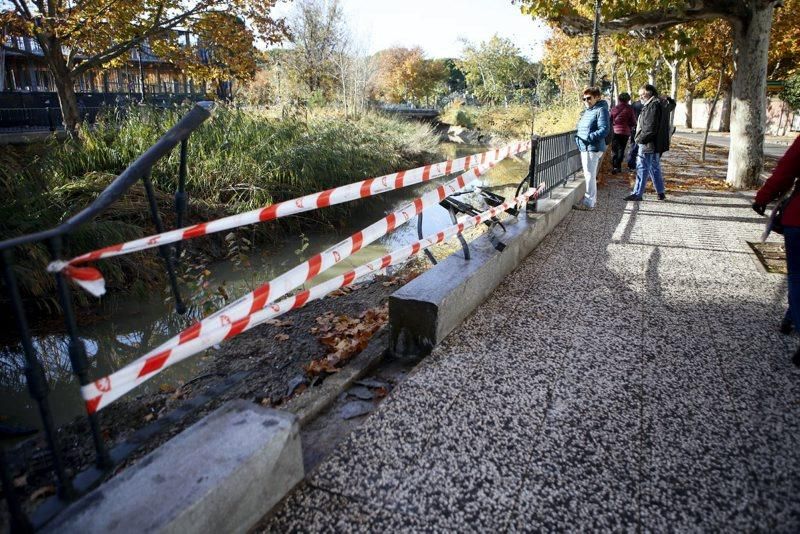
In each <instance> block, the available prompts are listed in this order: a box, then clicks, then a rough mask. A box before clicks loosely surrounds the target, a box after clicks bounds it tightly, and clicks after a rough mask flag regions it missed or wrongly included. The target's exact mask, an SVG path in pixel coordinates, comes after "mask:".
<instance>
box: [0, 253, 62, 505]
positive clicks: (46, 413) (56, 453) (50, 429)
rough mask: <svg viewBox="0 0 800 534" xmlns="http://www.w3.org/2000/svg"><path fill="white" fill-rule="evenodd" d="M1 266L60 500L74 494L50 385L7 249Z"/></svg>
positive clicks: (26, 373) (27, 378) (26, 376)
mask: <svg viewBox="0 0 800 534" xmlns="http://www.w3.org/2000/svg"><path fill="white" fill-rule="evenodd" d="M2 265H3V278H4V280H5V283H6V290H7V291H8V296H9V300H10V301H11V312H12V313H13V315H14V320H15V322H16V323H17V329H18V330H19V335H20V340H21V341H22V350H23V352H24V354H25V378H26V380H27V383H28V391H29V393H30V395H31V398H33V400H35V401H36V405H37V407H38V408H39V416H40V417H41V418H42V427H43V428H44V435H45V439H46V440H47V446H48V448H49V449H50V453H51V454H52V459H53V471H55V474H56V480H57V481H58V495H59V497H61V498H62V499H64V500H67V501H68V500H71V499H72V498H73V497H74V496H75V490H74V489H73V487H72V481H71V480H70V479H69V476H68V475H67V469H66V465H65V464H64V459H63V455H62V454H61V448H60V447H59V443H58V434H57V432H56V426H55V423H54V422H53V412H52V410H51V409H50V403H49V402H48V400H47V396H48V394H49V393H50V387H49V386H48V384H47V377H46V376H45V374H44V369H42V364H41V363H39V359H38V358H37V357H36V352H35V351H34V349H33V342H32V340H31V337H30V331H29V330H28V321H27V319H26V317H25V311H24V309H23V307H22V297H21V296H20V294H19V288H18V287H17V279H16V276H15V275H14V268H13V263H12V257H11V251H10V250H8V249H6V250H4V251H3V252H2Z"/></svg>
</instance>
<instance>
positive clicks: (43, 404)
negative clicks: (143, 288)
mask: <svg viewBox="0 0 800 534" xmlns="http://www.w3.org/2000/svg"><path fill="white" fill-rule="evenodd" d="M213 107H214V104H213V103H212V102H200V103H198V104H196V105H195V106H194V107H193V108H192V109H191V110H190V111H189V112H188V113H187V114H186V115H185V116H184V117H183V118H182V119H181V120H180V121H179V122H178V123H177V124H175V125H174V126H173V127H172V128H170V129H169V130H168V131H167V132H166V133H165V134H164V135H163V136H162V137H161V138H160V139H159V140H158V141H156V143H155V144H154V145H153V146H151V147H150V148H149V149H147V151H145V152H144V153H143V154H142V155H141V156H139V158H138V159H137V160H136V161H134V162H133V163H131V164H130V165H129V166H128V168H127V169H125V170H124V171H123V172H122V173H121V174H120V175H119V176H117V177H116V178H115V179H114V180H113V181H112V182H111V184H109V186H108V187H106V188H105V189H104V190H103V191H102V193H100V195H99V196H98V197H97V198H96V199H95V201H94V202H92V203H91V204H90V205H89V206H88V207H86V208H85V209H83V210H82V211H80V212H79V213H77V214H76V215H74V216H72V217H70V218H69V219H67V220H66V221H64V222H63V223H61V224H60V225H58V226H56V227H54V228H50V229H48V230H44V231H41V232H36V233H33V234H28V235H23V236H19V237H15V238H13V239H7V240H5V241H2V242H0V270H2V274H3V280H4V282H5V290H6V292H7V294H8V297H9V301H10V303H11V311H12V313H13V315H14V319H15V322H16V327H17V331H18V334H19V339H20V341H21V345H22V349H23V353H24V357H25V377H26V381H27V387H28V392H29V394H30V396H31V398H32V399H33V400H34V401H35V403H36V406H37V408H38V411H39V415H40V418H41V422H42V428H43V430H44V436H45V440H46V443H47V448H48V453H49V457H50V460H51V465H52V471H53V474H54V477H55V480H56V488H57V499H56V500H57V501H58V502H56V503H51V505H50V506H44V505H43V506H41V507H40V508H39V509H38V510H37V517H34V518H33V519H31V518H29V517H28V516H27V515H26V514H25V512H24V510H23V507H22V504H21V502H20V500H19V498H18V496H17V494H16V490H15V488H14V483H13V477H12V474H11V469H10V465H9V461H8V459H7V455H6V452H5V450H3V449H2V447H0V478H1V479H2V486H3V494H4V496H5V499H6V502H7V504H8V510H9V513H10V518H11V530H12V532H17V531H20V532H24V531H31V530H33V529H34V528H38V527H40V526H42V525H44V524H46V523H47V521H49V520H50V519H51V518H52V517H53V516H54V515H55V514H56V513H58V511H60V510H61V509H63V507H64V506H65V505H66V503H68V502H69V501H72V500H74V499H75V498H77V497H79V496H80V495H82V494H85V493H86V492H87V491H89V490H91V489H92V488H93V487H95V486H96V485H97V484H99V483H100V481H102V479H103V477H104V476H105V475H106V474H107V473H108V472H109V471H110V469H112V468H113V467H114V466H115V465H118V464H119V463H120V461H122V460H123V459H124V457H125V455H127V454H130V452H132V451H131V450H128V449H125V448H123V449H124V450H119V449H120V448H119V447H117V448H115V449H114V450H112V451H109V450H108V447H107V445H106V443H105V440H104V438H103V436H102V434H101V432H100V420H99V416H98V414H97V413H88V412H87V418H88V423H89V428H90V429H91V433H92V439H93V443H94V449H95V466H96V467H95V468H94V469H92V470H89V471H84V472H83V473H80V474H78V475H77V476H75V477H70V476H69V474H68V470H67V468H66V465H65V462H64V459H63V455H62V447H61V444H60V443H59V437H58V432H57V429H56V427H55V424H54V421H53V413H52V410H51V407H50V403H49V400H48V393H49V386H48V382H47V378H46V376H45V373H44V370H43V368H42V365H41V363H40V361H39V358H38V356H37V353H36V350H35V349H34V345H33V342H32V337H31V332H30V329H29V328H28V322H27V317H26V313H25V309H24V306H23V300H22V297H21V295H20V290H19V286H18V284H17V280H16V275H15V269H14V251H15V250H17V249H19V248H20V247H23V246H26V245H32V244H36V243H43V244H45V245H46V246H47V249H48V250H49V253H50V259H51V260H52V261H58V260H61V259H62V257H63V250H64V246H65V240H66V239H68V238H69V236H70V235H71V234H72V233H74V232H75V231H76V230H77V229H78V228H79V227H81V226H83V225H84V224H87V223H90V222H91V221H92V220H93V219H94V218H95V217H97V216H98V215H99V214H100V213H102V212H103V211H105V210H106V209H107V208H109V207H110V206H111V205H112V204H113V203H114V202H115V201H117V200H118V199H119V198H120V197H122V195H124V194H125V193H126V192H127V191H128V189H130V188H131V187H132V186H133V185H134V184H135V183H137V182H138V181H139V180H141V181H142V182H143V184H144V187H145V191H146V194H147V197H148V201H149V208H150V216H151V218H152V221H153V223H154V225H155V227H156V229H157V231H158V232H162V231H164V226H163V223H162V221H161V217H160V215H159V213H158V206H157V205H156V199H155V195H154V191H153V186H152V183H151V179H150V177H151V172H152V168H153V166H154V165H155V164H156V163H157V162H158V161H159V160H161V159H162V158H163V157H165V156H167V155H168V154H169V153H170V152H171V151H172V150H173V149H174V148H175V147H176V146H178V145H180V167H179V171H178V180H177V181H178V184H177V188H176V189H177V190H176V193H175V210H176V212H177V225H178V227H180V226H182V225H183V223H184V215H185V213H186V207H187V193H186V175H187V172H186V162H187V157H188V156H187V147H188V142H189V136H190V135H191V133H192V132H194V131H195V130H196V129H197V128H198V127H199V126H200V125H201V124H203V122H205V121H206V120H207V119H208V118H209V117H210V116H211V112H212V110H213ZM159 252H160V254H161V257H162V259H163V261H164V266H165V270H166V273H167V277H168V280H169V285H170V288H171V290H172V294H173V297H174V299H175V303H176V310H177V311H178V313H181V314H182V313H184V312H185V311H186V308H185V306H184V304H183V302H182V300H181V295H180V293H179V290H178V282H177V277H176V274H175V268H176V265H175V262H176V261H177V255H176V254H175V253H174V252H175V251H174V249H173V247H171V246H169V245H167V246H164V247H161V248H160V249H159ZM53 276H54V277H55V283H56V292H57V297H58V301H59V304H60V306H61V311H62V313H63V316H64V323H65V327H66V331H67V334H68V337H69V348H68V353H69V359H70V362H71V365H72V371H73V373H74V374H75V375H76V377H77V378H78V381H79V383H80V385H81V386H84V385H86V384H88V383H89V382H90V379H89V364H88V359H87V355H86V348H85V346H84V342H83V341H82V340H81V338H80V337H79V336H78V330H77V325H76V320H75V315H74V313H73V310H72V297H71V294H70V287H69V285H68V284H67V281H66V279H65V278H64V275H63V274H62V273H60V272H59V273H54V274H53ZM42 509H44V510H42Z"/></svg>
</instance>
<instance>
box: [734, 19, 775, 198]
mask: <svg viewBox="0 0 800 534" xmlns="http://www.w3.org/2000/svg"><path fill="white" fill-rule="evenodd" d="M773 11H774V8H773V6H772V4H768V5H767V7H766V8H762V9H757V10H754V12H753V14H752V17H751V18H750V20H749V22H742V21H737V22H735V23H734V24H733V45H734V56H733V59H734V69H735V75H734V78H733V84H732V87H731V91H732V93H733V95H732V96H733V106H732V120H731V148H730V153H729V155H728V176H727V178H726V182H727V183H728V184H730V185H731V186H733V187H738V188H745V187H754V186H757V185H758V184H759V182H760V180H759V178H760V175H761V169H762V167H763V164H764V126H765V123H766V94H767V51H768V49H769V33H770V29H771V28H772V15H773Z"/></svg>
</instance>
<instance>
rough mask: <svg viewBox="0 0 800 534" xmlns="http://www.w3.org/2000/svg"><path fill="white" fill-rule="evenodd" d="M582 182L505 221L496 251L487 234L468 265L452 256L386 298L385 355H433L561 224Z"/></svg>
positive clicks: (560, 189)
mask: <svg viewBox="0 0 800 534" xmlns="http://www.w3.org/2000/svg"><path fill="white" fill-rule="evenodd" d="M585 187H586V186H585V183H584V181H583V180H582V179H577V180H574V181H570V182H568V183H567V185H566V187H558V188H556V190H555V191H553V193H552V195H551V197H550V198H549V199H543V200H540V201H539V205H538V210H537V213H536V214H529V215H528V216H525V215H521V216H519V218H517V220H516V222H513V221H514V219H508V220H507V221H505V220H504V221H503V224H504V225H505V226H506V228H507V232H506V233H501V234H497V237H498V238H499V240H500V241H502V242H503V243H504V244H505V245H506V246H505V249H504V250H503V251H502V252H499V251H497V250H496V249H495V247H494V245H493V244H492V243H491V241H490V239H489V236H488V235H483V236H481V237H479V238H477V239H475V240H474V241H473V242H472V243H470V255H471V260H469V261H467V260H465V259H464V257H463V253H462V252H456V253H455V254H452V255H451V256H450V257H448V258H447V259H445V260H444V261H441V262H440V263H439V264H438V265H437V266H435V267H434V268H432V269H430V270H428V271H427V272H426V273H424V274H423V275H421V276H419V277H417V278H415V279H414V280H412V281H411V282H410V283H408V284H406V285H405V286H404V287H402V288H401V289H400V290H398V291H396V292H395V293H394V294H393V295H392V296H391V297H389V326H390V341H389V350H390V351H391V353H392V354H393V355H394V356H397V357H405V358H417V357H421V356H425V355H427V354H429V353H430V352H431V350H433V347H435V346H436V345H437V344H439V343H440V342H441V341H442V340H443V339H444V338H445V337H446V336H447V335H448V334H449V333H450V332H452V331H453V329H454V328H456V327H457V326H458V325H460V324H461V323H462V322H463V321H464V319H466V317H467V316H468V315H469V314H470V313H472V311H473V310H474V309H475V308H477V307H478V306H479V305H480V304H481V303H482V302H483V301H484V300H486V298H487V297H488V296H489V295H491V293H492V291H494V289H495V288H496V287H497V286H498V285H499V284H500V282H502V281H503V279H504V278H505V277H506V276H507V275H508V274H509V273H510V272H511V271H513V270H514V269H516V267H517V266H518V265H519V264H520V263H521V262H522V260H523V259H525V257H527V256H528V254H530V253H531V251H532V250H533V249H534V248H535V247H536V245H538V244H539V242H540V241H541V240H542V239H543V238H544V237H545V236H546V235H547V234H548V233H549V232H550V231H551V230H552V229H553V228H555V226H556V225H557V224H558V223H559V222H561V220H562V219H563V218H564V217H565V216H566V215H567V213H569V211H570V210H571V209H572V205H573V204H576V203H577V201H578V199H580V198H583V195H584V191H585Z"/></svg>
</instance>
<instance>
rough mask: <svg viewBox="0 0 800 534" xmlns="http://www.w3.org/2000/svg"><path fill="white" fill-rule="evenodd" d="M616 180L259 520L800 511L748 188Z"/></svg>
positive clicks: (357, 521) (786, 391) (740, 522)
mask: <svg viewBox="0 0 800 534" xmlns="http://www.w3.org/2000/svg"><path fill="white" fill-rule="evenodd" d="M628 191H629V190H628V187H627V185H626V184H623V183H621V182H620V181H614V180H611V181H609V182H608V183H607V184H606V186H605V187H604V188H602V189H601V190H600V197H599V202H598V206H599V207H598V209H597V210H595V211H594V212H577V211H573V212H572V213H571V214H570V215H569V216H568V217H567V218H566V219H565V220H564V222H562V224H561V225H560V226H558V227H557V228H556V229H555V230H554V231H553V232H552V233H551V234H550V235H549V236H548V237H547V238H546V239H545V240H544V241H543V242H542V244H541V245H540V246H539V247H538V248H537V249H536V250H535V251H534V252H533V253H532V254H531V255H530V256H529V257H528V258H527V259H526V260H525V261H524V262H523V263H522V265H521V266H520V267H519V269H517V270H516V271H515V272H514V273H512V274H511V275H510V276H509V277H508V278H507V279H506V281H505V282H504V283H503V284H502V285H501V286H500V287H499V288H498V290H497V291H496V292H495V293H494V295H493V296H492V297H491V298H490V299H489V300H487V301H486V302H485V303H484V304H483V306H482V307H481V308H480V309H479V310H478V311H477V312H476V313H474V314H473V315H472V316H470V317H469V318H468V320H467V321H466V322H465V323H464V324H463V326H462V327H461V328H459V329H458V330H456V331H455V332H454V333H453V334H452V335H451V336H450V337H449V338H448V339H447V340H446V341H445V343H444V344H443V345H441V346H440V347H438V348H437V349H436V350H435V351H434V353H433V354H432V355H431V356H429V357H428V358H426V359H425V360H424V361H423V362H422V363H421V364H420V365H419V366H418V368H417V369H416V370H415V372H414V373H413V374H412V376H410V377H409V378H408V379H407V380H406V381H405V382H404V383H403V384H401V385H400V386H399V387H398V388H397V389H396V390H395V391H394V392H393V394H392V395H391V397H390V398H389V399H388V400H386V401H385V402H384V403H383V404H382V405H381V407H380V408H379V409H378V411H377V412H376V413H375V414H374V415H372V416H371V417H370V419H369V420H367V421H366V423H365V424H364V425H363V426H362V427H361V428H360V429H359V430H358V431H356V432H355V433H353V434H352V435H351V436H350V437H349V438H348V439H347V440H345V442H343V443H342V444H341V445H340V446H339V447H338V448H337V450H336V452H334V453H333V454H332V455H331V456H330V457H329V458H328V459H327V460H326V461H324V462H323V463H322V464H321V465H320V466H319V467H318V468H317V469H316V470H315V471H314V472H312V473H310V474H309V475H308V478H307V482H306V483H305V484H304V485H302V486H301V487H299V488H298V489H297V490H296V491H294V492H293V493H292V494H291V495H290V496H289V497H288V498H287V499H286V500H285V501H284V502H283V504H282V505H279V507H278V509H277V511H276V512H275V513H274V514H273V515H272V516H271V517H269V518H268V519H267V520H266V521H265V522H264V523H262V525H261V529H263V530H266V531H275V532H287V531H292V530H301V531H378V530H390V529H398V530H401V531H420V530H424V531H431V530H434V531H459V532H471V531H501V532H502V531H542V530H546V531H551V530H559V531H563V530H575V531H587V530H591V531H596V530H612V529H613V530H631V531H633V530H637V531H641V530H645V531H651V530H655V531H666V530H670V531H672V530H677V531H686V530H713V531H720V530H726V531H727V530H736V531H753V530H769V531H795V532H796V531H797V530H798V529H800V370H797V369H796V368H794V367H793V366H792V365H791V363H790V357H791V354H792V352H793V351H794V349H795V347H796V346H797V345H798V339H797V337H794V336H792V337H785V336H782V335H780V334H779V333H778V331H777V326H778V323H779V321H780V318H781V316H782V313H783V310H784V306H785V291H786V289H785V281H784V278H783V277H782V276H780V275H774V274H766V273H764V272H763V271H761V270H759V269H758V267H757V266H756V263H755V259H754V255H753V253H752V251H751V250H750V248H749V246H748V245H747V244H746V242H745V241H746V240H750V241H755V240H757V239H758V236H759V235H760V232H761V229H762V220H761V219H760V218H758V216H756V215H755V214H754V213H753V212H752V211H751V210H750V208H749V198H750V195H748V194H743V193H732V192H725V191H689V192H676V193H670V195H669V199H668V202H657V201H655V200H654V199H653V198H654V195H648V197H649V198H648V199H647V200H646V201H645V202H642V203H639V204H637V203H632V202H631V203H626V202H624V201H623V200H622V197H624V196H625V195H626V194H627V193H628Z"/></svg>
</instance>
